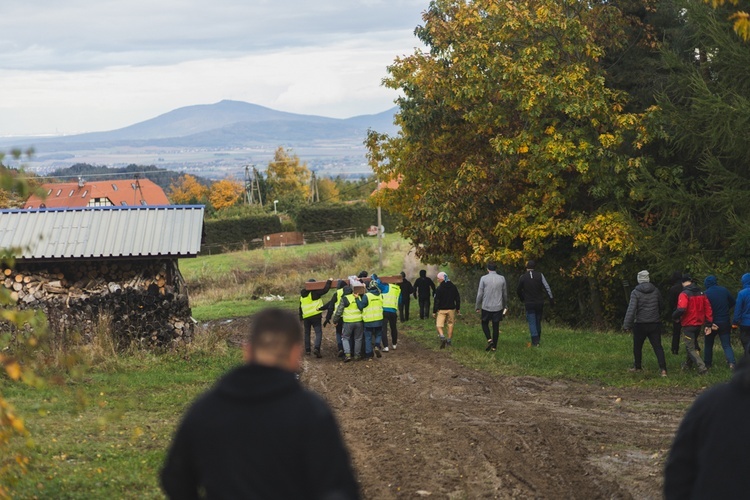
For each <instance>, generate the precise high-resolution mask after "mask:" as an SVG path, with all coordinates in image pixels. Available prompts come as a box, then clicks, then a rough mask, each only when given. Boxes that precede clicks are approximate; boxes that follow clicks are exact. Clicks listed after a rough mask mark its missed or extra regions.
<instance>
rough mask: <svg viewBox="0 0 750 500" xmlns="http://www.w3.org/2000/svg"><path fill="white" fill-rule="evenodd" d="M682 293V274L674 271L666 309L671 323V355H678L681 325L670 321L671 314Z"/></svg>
mask: <svg viewBox="0 0 750 500" xmlns="http://www.w3.org/2000/svg"><path fill="white" fill-rule="evenodd" d="M681 293H682V272H681V271H675V272H674V274H672V286H671V287H670V288H669V292H668V295H667V301H668V303H667V307H669V315H670V318H669V321H670V322H671V323H672V354H679V353H680V339H681V338H682V325H681V324H680V322H679V321H674V320H673V319H672V317H671V316H672V312H674V310H675V309H677V299H678V298H679V297H680V294H681Z"/></svg>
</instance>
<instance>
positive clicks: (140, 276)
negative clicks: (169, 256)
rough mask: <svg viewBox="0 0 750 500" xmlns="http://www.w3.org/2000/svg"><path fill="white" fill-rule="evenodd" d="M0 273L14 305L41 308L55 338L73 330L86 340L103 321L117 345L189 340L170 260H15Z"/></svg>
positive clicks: (183, 299)
mask: <svg viewBox="0 0 750 500" xmlns="http://www.w3.org/2000/svg"><path fill="white" fill-rule="evenodd" d="M2 272H3V274H4V276H5V280H4V282H3V284H4V286H5V288H7V289H8V290H9V291H10V295H11V298H12V299H13V300H14V301H16V302H17V303H18V307H19V308H22V309H25V308H34V309H41V310H42V311H44V312H45V313H46V314H47V317H48V319H49V326H50V330H51V331H52V332H53V334H57V335H59V336H60V338H65V337H67V334H68V333H70V332H73V331H76V332H78V333H80V334H81V335H82V336H83V338H84V339H91V338H93V336H94V335H95V334H96V333H97V332H98V331H100V330H101V328H102V327H103V325H102V322H103V321H105V322H107V323H108V324H107V325H104V328H107V329H109V331H110V334H111V335H112V338H113V339H115V341H116V343H117V345H118V346H119V347H121V348H124V347H128V346H131V345H133V344H134V343H135V344H138V345H141V346H148V347H169V346H171V345H174V344H176V343H180V342H190V340H191V339H192V336H193V325H194V322H193V320H192V318H191V310H190V306H189V303H188V296H187V289H186V287H185V282H184V280H183V279H182V276H181V274H180V272H179V270H178V269H177V266H176V263H175V262H174V261H170V260H159V261H117V262H106V261H99V262H97V261H92V262H80V263H73V262H71V263H66V264H55V265H54V266H45V265H43V264H33V265H32V264H30V265H24V264H19V265H17V266H16V267H15V268H13V269H10V268H6V269H3V271H2Z"/></svg>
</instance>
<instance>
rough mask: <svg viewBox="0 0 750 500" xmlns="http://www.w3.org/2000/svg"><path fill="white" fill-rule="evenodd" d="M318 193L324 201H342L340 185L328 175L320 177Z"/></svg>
mask: <svg viewBox="0 0 750 500" xmlns="http://www.w3.org/2000/svg"><path fill="white" fill-rule="evenodd" d="M318 194H319V195H320V201H322V202H330V203H338V202H340V201H341V200H340V198H339V188H338V186H336V183H335V182H334V181H333V180H331V179H329V178H327V177H321V178H319V179H318Z"/></svg>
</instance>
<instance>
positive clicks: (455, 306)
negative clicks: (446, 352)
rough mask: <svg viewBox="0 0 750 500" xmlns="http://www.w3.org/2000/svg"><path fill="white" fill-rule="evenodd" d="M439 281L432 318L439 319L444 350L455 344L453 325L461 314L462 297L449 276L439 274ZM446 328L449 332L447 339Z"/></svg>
mask: <svg viewBox="0 0 750 500" xmlns="http://www.w3.org/2000/svg"><path fill="white" fill-rule="evenodd" d="M437 279H438V287H437V288H436V289H435V305H434V306H433V308H432V316H433V317H434V318H437V321H436V322H435V326H436V328H437V332H438V337H439V339H440V348H441V349H444V348H445V346H446V345H449V346H450V345H452V342H453V324H454V323H455V322H456V314H461V296H460V295H459V294H458V288H456V285H454V284H453V282H452V281H451V280H450V279H448V275H447V274H445V273H444V272H439V273H438V274H437ZM444 328H445V329H446V330H447V333H448V336H447V337H446V336H445V332H444V330H443V329H444Z"/></svg>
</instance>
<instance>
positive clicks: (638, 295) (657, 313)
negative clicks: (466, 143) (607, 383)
mask: <svg viewBox="0 0 750 500" xmlns="http://www.w3.org/2000/svg"><path fill="white" fill-rule="evenodd" d="M636 280H637V281H638V286H636V287H635V288H634V289H633V291H632V292H631V293H630V303H629V304H628V311H627V312H626V313H625V321H623V323H622V329H623V330H625V331H628V330H631V329H632V330H633V357H634V359H635V363H634V364H633V368H631V371H641V359H642V356H643V343H644V342H645V341H646V339H648V341H649V342H651V347H652V348H653V349H654V354H656V360H657V362H658V363H659V368H660V369H661V376H662V377H666V376H667V362H666V360H665V359H664V349H663V348H662V346H661V310H662V299H661V293H659V289H658V288H656V287H655V286H654V285H653V284H652V283H651V278H650V276H649V274H648V271H641V272H639V273H638V276H637V277H636Z"/></svg>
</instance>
